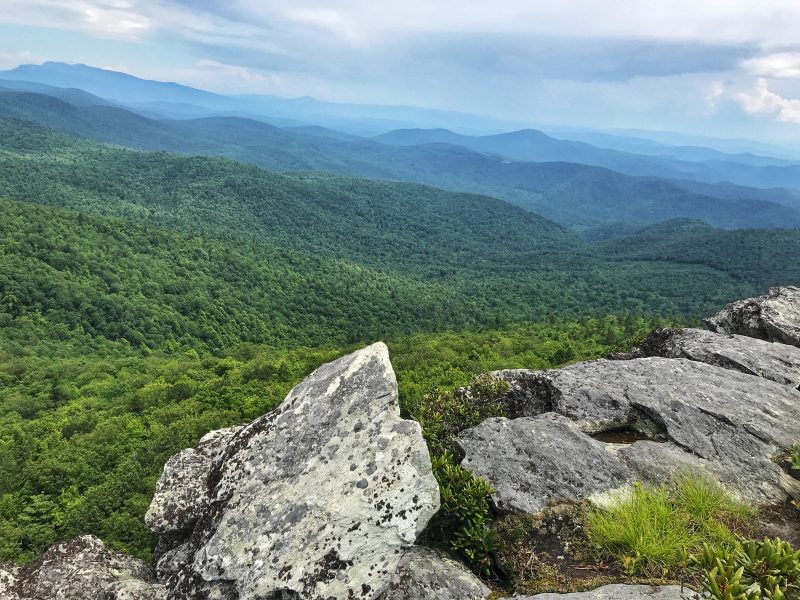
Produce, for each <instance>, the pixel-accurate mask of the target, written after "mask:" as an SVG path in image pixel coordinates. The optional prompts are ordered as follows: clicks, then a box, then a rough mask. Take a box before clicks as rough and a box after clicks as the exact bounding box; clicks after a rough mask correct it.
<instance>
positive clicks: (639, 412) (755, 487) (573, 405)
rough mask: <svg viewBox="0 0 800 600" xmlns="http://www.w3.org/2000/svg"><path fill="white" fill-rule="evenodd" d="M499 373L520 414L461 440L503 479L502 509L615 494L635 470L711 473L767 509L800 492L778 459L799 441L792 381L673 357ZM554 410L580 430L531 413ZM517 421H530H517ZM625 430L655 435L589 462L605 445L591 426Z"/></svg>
mask: <svg viewBox="0 0 800 600" xmlns="http://www.w3.org/2000/svg"><path fill="white" fill-rule="evenodd" d="M496 375H498V376H499V377H501V378H503V379H505V380H506V381H508V382H509V383H510V384H511V385H510V389H509V392H508V394H507V396H510V397H511V400H508V399H506V403H507V404H508V407H509V410H510V411H511V410H512V409H513V410H515V411H516V414H514V413H511V415H510V416H512V417H517V418H516V419H515V420H514V421H511V422H507V423H508V425H505V426H503V427H501V426H500V422H497V421H489V422H486V423H483V424H481V425H479V426H478V427H476V428H473V429H472V430H468V431H466V432H462V434H461V435H460V436H459V443H461V444H462V445H463V447H464V450H465V452H466V458H465V460H464V463H463V465H464V466H465V467H466V468H468V469H470V470H472V471H474V472H476V473H478V474H480V475H482V476H484V477H486V478H487V479H488V480H489V481H490V482H491V483H492V485H493V486H494V487H495V488H496V489H497V490H498V492H497V495H496V499H495V500H496V502H497V503H498V506H500V507H503V506H505V507H509V508H512V507H513V508H514V509H515V510H531V508H536V507H539V506H541V505H542V502H543V501H546V499H548V498H551V497H561V498H576V499H577V498H587V497H591V496H592V495H593V494H596V493H598V492H600V491H602V488H604V487H605V488H606V489H613V488H614V486H615V485H616V484H617V483H618V481H619V479H620V477H622V473H623V472H624V470H628V472H629V474H630V476H631V477H633V478H636V479H645V480H657V481H663V480H664V479H666V478H668V477H669V476H670V475H671V474H673V473H676V472H678V471H686V470H688V471H692V472H695V471H697V470H698V469H701V470H704V471H705V472H707V473H709V474H711V475H712V476H715V477H718V478H719V479H720V480H721V481H722V482H723V483H725V484H726V485H728V486H729V487H731V488H733V489H734V490H735V491H736V492H738V493H739V494H740V495H741V496H742V497H743V498H745V499H747V500H749V501H752V502H754V503H756V504H759V505H764V504H771V503H775V502H781V501H783V500H785V499H787V498H788V497H789V496H797V495H799V494H800V486H799V485H798V482H797V481H796V480H793V479H792V478H791V477H788V476H787V475H786V474H785V473H784V472H783V471H782V470H781V469H780V467H778V465H776V464H775V463H774V462H773V461H772V460H771V458H772V457H773V456H774V455H775V454H777V453H778V452H779V451H780V450H781V449H783V448H786V447H788V446H790V445H791V444H792V443H794V442H795V441H796V439H797V435H798V429H797V423H798V422H800V392H799V391H797V390H795V389H793V388H790V387H787V386H784V385H780V384H778V383H775V382H773V381H769V380H766V379H762V378H759V377H754V376H751V375H747V374H744V373H740V372H737V371H732V370H727V369H721V368H718V367H714V366H711V365H707V364H704V363H700V362H696V361H690V360H686V359H665V358H640V359H633V360H627V361H608V360H599V361H591V362H584V363H578V364H575V365H571V366H569V367H565V368H563V369H559V370H554V371H543V372H534V371H524V370H523V371H500V372H498V373H496ZM543 410H547V411H548V412H556V413H558V414H560V415H563V416H564V417H567V418H568V419H569V420H570V421H572V422H573V427H571V428H569V427H565V426H564V425H563V424H560V423H558V422H557V421H554V424H553V427H552V431H551V433H550V434H548V433H547V432H546V429H547V427H545V426H543V425H541V424H540V425H539V426H538V427H533V426H532V423H533V422H532V421H530V420H529V419H523V418H524V417H536V416H537V415H538V414H541V411H543ZM517 421H522V422H521V424H520V425H518V426H515V425H514V423H516V422H517ZM623 427H624V428H630V429H633V430H636V431H639V432H642V434H643V436H644V437H646V438H648V439H649V440H651V441H647V440H643V441H637V442H635V443H633V444H631V445H619V444H607V448H608V450H609V451H611V452H613V453H614V454H613V456H611V457H606V458H605V459H604V460H603V461H602V462H598V463H596V464H595V462H594V459H591V460H589V459H587V458H582V457H583V456H584V455H586V453H587V451H588V449H593V448H596V446H595V445H594V444H596V443H599V442H596V440H590V439H589V438H588V435H584V436H583V437H582V434H581V432H583V434H597V433H599V432H603V431H609V430H615V429H618V428H623ZM576 429H579V430H580V431H576ZM509 432H511V434H510V435H509ZM537 440H541V442H537ZM543 442H544V443H543ZM545 444H546V445H545ZM547 446H554V447H547ZM514 453H517V455H516V456H513V454H514ZM501 454H507V455H508V456H505V457H502V458H501V457H500V455H501ZM494 455H497V458H495V456H494ZM595 455H596V454H595V453H593V454H591V455H588V456H595ZM598 456H599V455H598ZM615 461H619V464H618V465H617V466H615ZM537 464H541V465H547V466H546V468H537V467H536V465H537ZM598 465H599V466H598ZM598 468H599V469H601V471H597V469H598ZM598 472H599V473H601V474H600V475H599V476H598V475H597V473H598ZM612 474H613V475H612ZM606 479H608V480H607V481H606V482H605V483H603V482H604V480H606ZM581 481H583V482H585V488H583V489H582V488H580V487H578V485H577V484H578V483H580V482H581ZM543 494H544V496H543Z"/></svg>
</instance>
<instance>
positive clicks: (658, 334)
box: [621, 329, 800, 388]
mask: <svg viewBox="0 0 800 600" xmlns="http://www.w3.org/2000/svg"><path fill="white" fill-rule="evenodd" d="M637 356H638V357H642V356H661V357H663V358H687V359H689V360H695V361H698V362H703V363H706V364H709V365H714V366H716V367H722V368H724V369H733V370H736V371H741V372H742V373H747V374H748V375H755V376H757V377H763V378H764V379H770V380H772V381H775V382H777V383H780V384H783V385H790V386H792V387H795V388H796V387H799V386H800V348H797V347H795V346H789V345H786V344H778V343H770V342H766V341H764V340H759V339H755V338H751V337H746V336H743V335H731V334H718V333H713V332H710V331H703V330H701V329H656V330H655V331H653V332H652V333H651V334H650V335H649V336H648V337H647V338H646V339H645V340H644V341H643V342H642V343H641V344H640V346H639V347H638V348H636V350H634V352H633V353H632V354H631V355H627V356H626V355H623V356H622V357H621V358H626V359H630V358H635V357H637Z"/></svg>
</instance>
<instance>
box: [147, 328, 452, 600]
mask: <svg viewBox="0 0 800 600" xmlns="http://www.w3.org/2000/svg"><path fill="white" fill-rule="evenodd" d="M176 481H177V479H176ZM204 481H205V485H206V486H207V493H208V497H209V498H210V502H209V503H208V505H207V507H206V508H205V509H204V510H203V513H202V515H201V516H200V518H199V519H198V520H197V523H196V524H195V526H194V528H193V530H192V533H191V535H189V536H187V537H185V538H180V537H178V538H173V537H169V546H172V549H171V550H169V551H167V552H165V553H164V554H163V557H162V561H165V562H167V563H169V564H168V565H165V566H164V568H163V570H164V572H165V573H168V575H167V578H166V583H167V587H168V589H169V590H170V598H185V599H192V600H194V599H195V598H216V599H231V600H234V599H235V600H265V599H268V598H288V597H297V598H302V599H305V600H321V599H325V600H338V599H341V600H345V599H350V598H360V599H363V600H370V599H373V598H378V597H379V596H381V594H383V593H384V592H386V591H387V589H388V588H389V586H390V582H391V580H392V578H393V576H394V575H395V573H396V572H397V570H398V567H399V566H400V561H401V559H402V557H403V555H404V552H405V551H406V550H407V549H409V548H410V547H411V546H412V545H413V544H414V541H415V540H416V538H417V536H418V535H419V534H420V533H421V532H422V530H423V529H424V527H425V525H426V524H427V522H428V520H429V519H430V518H431V517H432V516H433V515H434V513H435V512H436V511H437V510H438V508H439V489H438V486H437V483H436V480H435V479H434V477H433V473H432V471H431V463H430V457H429V455H428V450H427V447H426V445H425V441H424V440H423V438H422V434H421V430H420V427H419V425H418V424H417V423H415V422H413V421H406V420H403V419H401V418H400V410H399V406H398V394H397V383H396V380H395V376H394V372H393V371H392V367H391V364H390V363H389V354H388V350H387V348H386V346H385V345H383V344H374V345H372V346H370V347H368V348H365V349H363V350H360V351H358V352H355V353H353V354H351V355H349V356H345V357H343V358H341V359H339V360H336V361H334V362H332V363H329V364H326V365H323V366H322V367H320V368H319V369H317V370H316V371H315V372H314V373H312V374H311V375H310V376H309V377H308V378H306V379H305V380H304V381H303V382H301V383H300V384H299V385H298V386H296V387H295V388H294V389H293V390H292V391H291V392H290V393H289V395H288V396H287V397H286V399H285V400H284V402H283V403H282V404H281V405H280V407H278V408H277V409H276V410H275V411H273V412H272V413H269V414H267V415H265V416H264V417H261V418H260V419H257V420H256V421H254V422H253V423H251V424H249V425H247V426H246V427H244V428H243V429H241V430H240V431H238V432H236V433H235V434H234V435H233V436H232V437H231V438H230V440H229V441H228V442H227V444H226V446H225V449H224V451H222V452H221V453H220V454H219V456H218V457H217V459H216V460H215V461H214V464H213V466H212V468H211V471H210V473H209V474H208V476H207V477H206V478H205V479H204ZM160 489H161V490H162V492H163V493H164V494H166V495H169V489H168V486H167V485H164V486H161V488H160ZM159 564H161V562H160V563H159Z"/></svg>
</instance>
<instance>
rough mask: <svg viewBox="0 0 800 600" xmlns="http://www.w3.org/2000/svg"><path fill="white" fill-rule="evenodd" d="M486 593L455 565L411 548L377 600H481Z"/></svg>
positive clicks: (479, 583)
mask: <svg viewBox="0 0 800 600" xmlns="http://www.w3.org/2000/svg"><path fill="white" fill-rule="evenodd" d="M490 591H491V590H490V589H489V588H488V587H486V586H485V585H484V584H483V583H481V581H480V580H479V579H478V578H477V577H475V575H473V574H472V573H470V572H469V571H467V570H466V569H465V568H464V567H463V566H462V565H460V564H459V563H457V562H455V561H453V560H451V559H449V558H447V557H446V556H443V555H442V554H440V553H438V552H435V551H433V550H430V549H428V548H423V547H421V546H415V547H414V548H411V550H408V551H407V552H406V553H405V554H404V555H403V558H402V559H401V560H400V566H399V567H398V569H397V572H396V573H395V575H394V577H393V578H392V582H391V584H390V588H389V591H388V592H387V593H386V595H385V596H384V597H383V598H381V600H429V599H431V598H435V599H436V600H484V598H486V597H487V596H488V595H489V592H490Z"/></svg>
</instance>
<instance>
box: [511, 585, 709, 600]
mask: <svg viewBox="0 0 800 600" xmlns="http://www.w3.org/2000/svg"><path fill="white" fill-rule="evenodd" d="M696 597H697V596H696V595H695V593H694V592H693V591H692V590H690V589H688V588H681V587H680V586H677V585H667V586H661V587H655V586H651V585H623V584H614V585H606V586H603V587H601V588H597V589H596V590H591V591H588V592H574V593H571V594H536V595H535V596H514V598H516V599H517V600H534V598H535V599H536V600H687V599H691V598H696Z"/></svg>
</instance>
